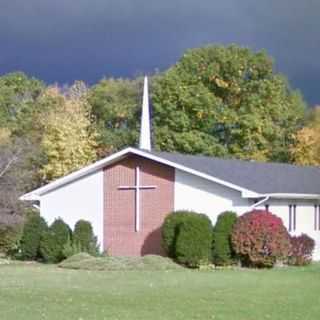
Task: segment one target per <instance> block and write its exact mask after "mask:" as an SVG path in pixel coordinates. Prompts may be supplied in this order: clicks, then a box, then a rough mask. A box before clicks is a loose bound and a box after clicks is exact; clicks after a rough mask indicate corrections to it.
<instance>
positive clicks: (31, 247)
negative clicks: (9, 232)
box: [20, 214, 48, 260]
mask: <svg viewBox="0 0 320 320" xmlns="http://www.w3.org/2000/svg"><path fill="white" fill-rule="evenodd" d="M47 230H48V225H47V223H46V221H45V220H44V219H43V218H42V217H41V216H40V215H39V214H32V215H30V216H29V217H28V218H27V221H26V222H25V224H24V227H23V233H22V237H21V242H20V249H21V252H20V256H21V258H22V259H25V260H36V259H38V258H39V256H40V251H39V249H40V240H41V237H42V235H43V234H44V233H45V232H47Z"/></svg>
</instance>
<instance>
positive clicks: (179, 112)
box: [153, 45, 305, 161]
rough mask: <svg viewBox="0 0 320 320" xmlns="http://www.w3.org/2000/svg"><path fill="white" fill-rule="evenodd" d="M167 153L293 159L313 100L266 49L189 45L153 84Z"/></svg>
mask: <svg viewBox="0 0 320 320" xmlns="http://www.w3.org/2000/svg"><path fill="white" fill-rule="evenodd" d="M153 106H154V121H153V125H154V131H155V145H156V148H157V149H159V150H166V151H179V152H183V153H202V154H208V155H217V156H225V155H228V156H232V157H237V158H242V159H257V160H281V161H288V160H289V152H288V146H289V145H290V144H291V143H292V135H293V133H295V132H296V130H297V129H298V126H299V125H300V122H301V120H302V118H303V116H304V109H305V104H304V102H303V100H302V98H301V96H300V95H299V93H297V92H295V91H292V90H291V89H290V87H289V85H288V82H287V80H286V79H285V78H284V77H283V76H282V75H280V74H276V73H275V72H274V70H273V62H272V60H271V59H270V58H269V57H268V56H267V55H266V53H265V52H258V53H254V52H252V51H250V50H249V49H245V48H240V47H237V46H235V45H233V46H229V47H221V46H209V47H205V48H200V49H192V50H188V51H187V52H186V53H185V54H184V55H183V57H182V58H181V59H180V60H179V61H178V63H177V64H176V65H175V66H173V67H172V68H170V69H169V70H168V71H166V72H164V73H163V74H161V75H158V76H156V77H155V79H154V81H153Z"/></svg>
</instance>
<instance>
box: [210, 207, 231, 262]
mask: <svg viewBox="0 0 320 320" xmlns="http://www.w3.org/2000/svg"><path fill="white" fill-rule="evenodd" d="M236 221H237V214H236V213H235V212H231V211H226V212H222V213H221V214H220V215H219V216H218V219H217V222H216V225H215V226H214V228H213V236H212V238H213V239H212V260H213V263H214V264H216V265H219V266H227V265H232V264H234V263H235V262H236V255H235V252H234V251H233V249H232V243H231V233H232V228H233V226H234V224H235V223H236Z"/></svg>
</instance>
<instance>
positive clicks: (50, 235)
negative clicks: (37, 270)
mask: <svg viewBox="0 0 320 320" xmlns="http://www.w3.org/2000/svg"><path fill="white" fill-rule="evenodd" d="M70 237H71V230H70V228H69V226H68V225H67V224H66V223H65V222H64V221H63V220H62V219H61V218H59V219H56V220H55V221H54V222H53V223H52V225H51V226H50V228H49V230H48V231H47V232H45V233H44V234H43V236H42V239H41V242H40V252H41V256H42V258H43V260H44V261H45V262H49V263H57V262H60V261H62V260H63V259H64V258H65V256H64V253H63V249H64V247H65V244H66V243H67V241H68V239H70Z"/></svg>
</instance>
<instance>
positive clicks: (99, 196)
mask: <svg viewBox="0 0 320 320" xmlns="http://www.w3.org/2000/svg"><path fill="white" fill-rule="evenodd" d="M40 212H41V215H42V216H43V217H44V218H45V219H46V221H47V222H48V223H52V222H53V221H54V219H55V218H58V217H61V218H62V219H63V220H64V221H65V222H66V223H67V224H68V225H69V226H70V227H72V228H73V227H74V225H75V223H76V222H77V221H78V220H79V219H84V220H88V221H90V222H91V223H92V226H93V230H94V233H95V235H96V236H97V237H98V241H99V243H100V245H101V246H102V244H103V171H102V170H100V171H98V172H95V173H93V174H90V175H87V176H85V177H82V178H81V179H78V180H75V181H73V182H72V183H69V184H66V185H64V186H62V187H60V188H58V189H55V190H53V191H51V192H49V193H47V194H45V195H43V196H42V197H41V204H40ZM101 249H103V248H102V247H101Z"/></svg>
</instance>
